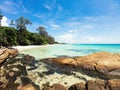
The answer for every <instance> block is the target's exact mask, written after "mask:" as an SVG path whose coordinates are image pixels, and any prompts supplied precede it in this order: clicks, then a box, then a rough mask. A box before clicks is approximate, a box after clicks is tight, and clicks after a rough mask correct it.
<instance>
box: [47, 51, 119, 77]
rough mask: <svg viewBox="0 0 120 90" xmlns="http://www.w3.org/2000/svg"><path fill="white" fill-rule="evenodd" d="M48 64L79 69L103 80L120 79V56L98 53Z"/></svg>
mask: <svg viewBox="0 0 120 90" xmlns="http://www.w3.org/2000/svg"><path fill="white" fill-rule="evenodd" d="M47 62H50V63H54V65H55V64H57V65H61V66H62V65H65V66H66V65H67V67H75V68H79V69H81V70H82V71H84V73H87V74H92V75H93V73H92V72H95V73H94V74H96V75H97V76H101V77H102V78H120V54H111V53H107V52H97V53H94V54H91V55H87V56H81V57H74V58H69V57H66V58H62V57H60V58H50V59H47ZM57 65H56V66H57ZM87 71H88V72H87Z"/></svg>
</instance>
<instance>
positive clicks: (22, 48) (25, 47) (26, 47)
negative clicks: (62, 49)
mask: <svg viewBox="0 0 120 90" xmlns="http://www.w3.org/2000/svg"><path fill="white" fill-rule="evenodd" d="M54 45H56V44H47V45H28V46H13V47H12V48H15V49H17V50H18V51H23V50H27V49H33V48H39V47H46V46H54Z"/></svg>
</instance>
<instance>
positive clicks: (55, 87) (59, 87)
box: [43, 84, 67, 90]
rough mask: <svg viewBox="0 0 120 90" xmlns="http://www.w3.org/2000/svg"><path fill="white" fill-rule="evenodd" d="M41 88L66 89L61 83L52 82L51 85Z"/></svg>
mask: <svg viewBox="0 0 120 90" xmlns="http://www.w3.org/2000/svg"><path fill="white" fill-rule="evenodd" d="M43 90H67V88H65V87H64V86H63V85H61V84H53V86H51V87H45V88H44V89H43Z"/></svg>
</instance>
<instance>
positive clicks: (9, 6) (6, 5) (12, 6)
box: [0, 0, 19, 14]
mask: <svg viewBox="0 0 120 90" xmlns="http://www.w3.org/2000/svg"><path fill="white" fill-rule="evenodd" d="M18 6H19V5H18V4H16V3H14V2H12V1H7V0H6V1H5V0H3V1H2V2H1V3H0V9H1V10H2V11H4V12H6V13H10V14H17V13H18V10H17V9H18Z"/></svg>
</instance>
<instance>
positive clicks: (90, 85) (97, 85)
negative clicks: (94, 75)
mask: <svg viewBox="0 0 120 90" xmlns="http://www.w3.org/2000/svg"><path fill="white" fill-rule="evenodd" d="M86 90H110V88H109V87H108V86H107V85H106V82H105V81H103V80H95V81H94V80H89V81H88V82H87V83H86Z"/></svg>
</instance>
